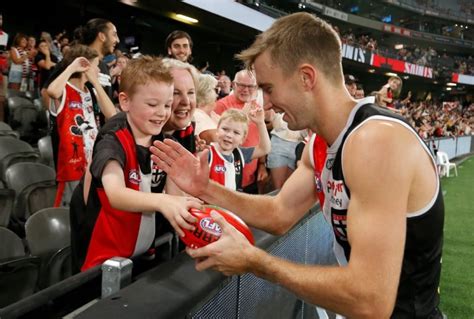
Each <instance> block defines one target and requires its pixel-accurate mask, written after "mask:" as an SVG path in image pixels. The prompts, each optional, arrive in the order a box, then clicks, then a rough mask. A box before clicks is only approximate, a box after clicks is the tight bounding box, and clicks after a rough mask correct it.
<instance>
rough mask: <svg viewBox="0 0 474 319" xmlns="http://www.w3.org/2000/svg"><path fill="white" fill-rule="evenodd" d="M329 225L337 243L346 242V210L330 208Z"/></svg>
mask: <svg viewBox="0 0 474 319" xmlns="http://www.w3.org/2000/svg"><path fill="white" fill-rule="evenodd" d="M331 223H332V229H333V230H334V235H336V240H337V241H338V242H347V210H346V209H343V210H339V209H334V208H331Z"/></svg>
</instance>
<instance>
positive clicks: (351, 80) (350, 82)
mask: <svg viewBox="0 0 474 319" xmlns="http://www.w3.org/2000/svg"><path fill="white" fill-rule="evenodd" d="M344 84H345V85H346V89H347V92H349V94H350V95H351V96H352V97H355V94H356V90H357V79H356V78H355V76H353V75H352V74H344Z"/></svg>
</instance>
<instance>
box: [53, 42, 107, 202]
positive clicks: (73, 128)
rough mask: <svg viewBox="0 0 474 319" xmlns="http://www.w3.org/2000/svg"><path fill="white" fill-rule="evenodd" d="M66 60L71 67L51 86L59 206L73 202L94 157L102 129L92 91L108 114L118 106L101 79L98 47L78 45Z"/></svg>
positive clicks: (66, 63)
mask: <svg viewBox="0 0 474 319" xmlns="http://www.w3.org/2000/svg"><path fill="white" fill-rule="evenodd" d="M63 63H64V65H67V67H66V68H65V69H64V71H63V72H62V73H61V74H60V75H59V76H58V77H57V78H56V79H55V80H54V81H53V82H51V84H50V85H49V87H48V90H47V92H48V95H49V96H50V97H51V98H52V99H54V100H53V101H52V102H53V103H51V105H50V109H49V110H50V114H51V116H52V118H53V123H54V124H53V127H54V129H53V132H52V140H53V149H54V153H55V154H54V158H55V164H56V180H57V181H58V191H57V193H56V200H55V202H54V206H55V207H58V206H69V202H70V199H71V195H72V191H73V189H74V188H75V187H76V186H77V184H78V183H79V181H80V179H81V178H82V176H83V175H84V173H85V171H86V168H87V166H88V165H89V163H90V161H91V159H92V148H93V147H94V142H95V140H96V137H97V132H98V119H97V114H95V112H94V105H93V102H92V101H93V98H92V95H95V97H96V99H97V103H98V105H99V107H100V111H101V112H102V113H103V114H104V115H105V117H106V118H109V117H111V116H112V115H113V114H115V107H114V105H113V104H112V102H111V101H110V99H109V97H108V96H107V94H106V93H105V91H104V89H103V88H102V86H101V85H100V82H99V79H98V75H99V68H98V64H99V54H98V53H97V51H95V50H94V49H91V48H89V47H87V46H85V45H75V46H73V47H72V48H71V50H70V51H69V53H68V54H67V55H66V56H65V58H64V60H63ZM86 82H90V83H91V84H92V85H93V87H94V89H95V92H92V91H90V90H89V89H88V88H87V86H86Z"/></svg>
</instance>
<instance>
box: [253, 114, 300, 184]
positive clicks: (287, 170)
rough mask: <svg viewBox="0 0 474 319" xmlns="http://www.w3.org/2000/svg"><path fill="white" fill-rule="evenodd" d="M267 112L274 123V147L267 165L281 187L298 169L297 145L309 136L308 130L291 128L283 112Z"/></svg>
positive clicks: (272, 133) (272, 135)
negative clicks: (284, 118)
mask: <svg viewBox="0 0 474 319" xmlns="http://www.w3.org/2000/svg"><path fill="white" fill-rule="evenodd" d="M267 113H269V114H267V116H266V117H267V120H270V121H271V124H272V131H271V145H272V147H271V152H270V154H269V155H268V158H267V167H268V168H269V169H270V176H271V178H272V182H273V186H274V187H275V188H276V189H280V188H282V186H283V184H284V183H285V182H286V180H287V179H288V178H289V177H290V175H291V174H292V173H293V171H294V170H295V169H296V163H297V161H298V160H297V158H296V154H297V152H296V147H297V146H298V144H299V143H301V142H303V140H304V139H305V137H306V136H307V130H299V131H293V130H290V129H289V128H288V123H286V122H285V121H284V120H283V114H281V113H275V112H274V111H273V110H270V111H267ZM260 136H261V135H260Z"/></svg>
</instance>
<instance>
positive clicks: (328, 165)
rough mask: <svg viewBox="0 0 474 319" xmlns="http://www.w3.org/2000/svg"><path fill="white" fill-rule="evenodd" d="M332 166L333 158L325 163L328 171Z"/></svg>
mask: <svg viewBox="0 0 474 319" xmlns="http://www.w3.org/2000/svg"><path fill="white" fill-rule="evenodd" d="M333 165H334V158H330V159H328V160H327V161H326V168H327V169H328V170H330V169H331V168H332V166H333Z"/></svg>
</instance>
